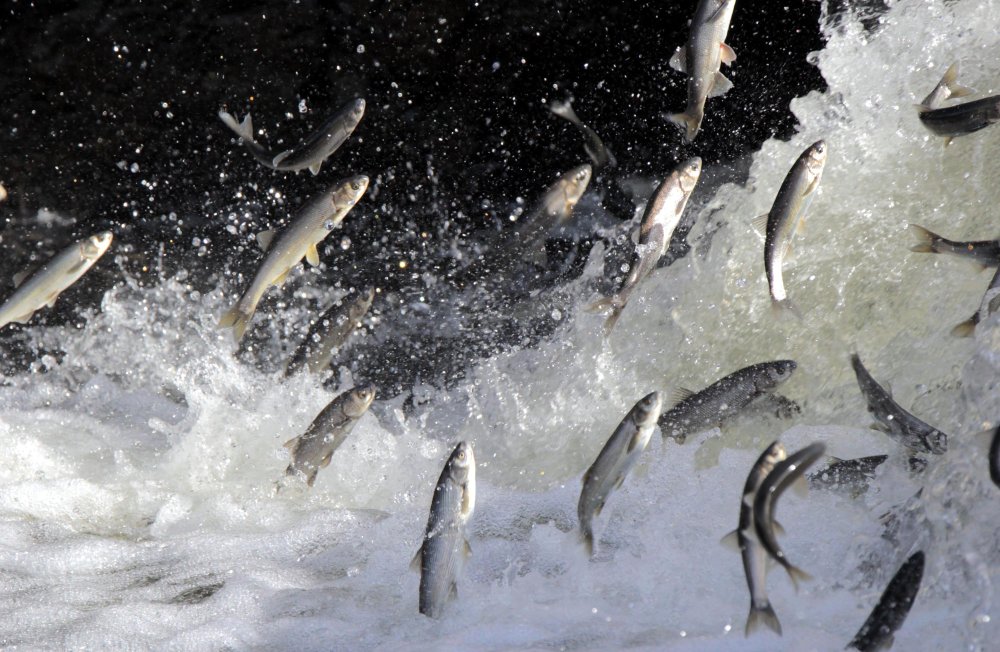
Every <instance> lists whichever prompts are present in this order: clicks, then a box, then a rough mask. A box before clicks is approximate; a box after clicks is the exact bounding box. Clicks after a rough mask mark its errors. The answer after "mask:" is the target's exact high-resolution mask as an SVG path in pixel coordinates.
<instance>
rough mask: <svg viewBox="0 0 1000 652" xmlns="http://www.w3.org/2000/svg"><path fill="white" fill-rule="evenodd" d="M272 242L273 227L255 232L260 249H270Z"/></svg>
mask: <svg viewBox="0 0 1000 652" xmlns="http://www.w3.org/2000/svg"><path fill="white" fill-rule="evenodd" d="M272 242H274V229H268V230H267V231H261V232H260V233H258V234H257V245H258V246H259V247H260V249H261V251H267V250H268V249H270V248H271V243H272Z"/></svg>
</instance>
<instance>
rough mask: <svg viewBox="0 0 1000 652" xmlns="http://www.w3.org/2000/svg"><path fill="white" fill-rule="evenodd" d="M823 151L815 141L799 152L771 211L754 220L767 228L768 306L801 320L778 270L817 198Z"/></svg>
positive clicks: (819, 141)
mask: <svg viewBox="0 0 1000 652" xmlns="http://www.w3.org/2000/svg"><path fill="white" fill-rule="evenodd" d="M826 150H827V148H826V143H825V142H823V141H822V140H818V141H816V142H815V143H813V144H812V145H810V146H809V147H808V148H807V149H806V151H804V152H802V154H801V155H800V156H799V158H798V160H796V161H795V164H794V165H793V166H792V169H791V170H789V171H788V174H787V175H786V176H785V180H784V181H783V182H782V184H781V188H780V189H779V190H778V196H777V197H775V199H774V205H773V206H771V211H770V212H769V213H768V214H767V215H763V216H761V217H759V218H757V223H758V225H759V224H760V223H761V222H764V224H765V225H766V231H765V235H764V271H765V273H766V274H767V286H768V289H769V290H770V292H771V303H772V305H773V306H774V307H775V309H780V308H789V309H790V310H791V311H792V312H793V313H795V314H796V315H799V316H800V317H801V315H800V314H799V313H798V310H797V309H796V308H795V306H794V304H792V303H791V301H790V300H789V298H788V293H787V292H786V291H785V281H784V278H783V277H782V275H781V267H782V265H783V264H784V261H785V257H786V256H787V255H788V252H789V250H790V249H791V247H792V235H793V234H794V233H795V232H796V231H799V230H801V229H802V226H803V224H804V223H805V221H804V220H805V216H806V211H807V210H808V209H809V204H810V203H812V200H813V197H815V196H816V189H817V188H819V181H820V178H821V177H822V176H823V167H824V166H825V165H826V154H827V151H826ZM765 220H766V222H765Z"/></svg>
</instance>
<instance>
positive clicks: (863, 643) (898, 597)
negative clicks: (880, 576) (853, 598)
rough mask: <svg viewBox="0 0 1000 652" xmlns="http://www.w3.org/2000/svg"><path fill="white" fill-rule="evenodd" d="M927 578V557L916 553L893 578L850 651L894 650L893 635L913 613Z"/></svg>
mask: <svg viewBox="0 0 1000 652" xmlns="http://www.w3.org/2000/svg"><path fill="white" fill-rule="evenodd" d="M923 577H924V553H923V552H915V553H913V554H912V555H910V558H909V559H907V560H906V563H904V564H903V565H902V566H900V568H899V570H898V571H896V574H895V575H893V576H892V580H890V581H889V586H887V587H886V588H885V591H884V592H883V593H882V597H881V598H879V600H878V604H876V605H875V608H874V609H873V610H872V613H871V615H870V616H868V619H867V620H866V621H865V624H864V625H862V626H861V629H859V630H858V633H857V634H855V635H854V638H853V639H851V642H850V643H848V644H847V649H850V648H854V649H856V650H860V651H861V652H876V650H888V649H889V648H890V647H892V635H893V634H894V633H895V632H896V630H897V629H899V628H900V627H902V625H903V621H905V620H906V616H907V614H909V613H910V607H912V606H913V601H914V600H916V598H917V592H918V591H919V590H920V581H921V580H922V579H923Z"/></svg>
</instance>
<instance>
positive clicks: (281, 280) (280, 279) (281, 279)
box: [271, 267, 292, 286]
mask: <svg viewBox="0 0 1000 652" xmlns="http://www.w3.org/2000/svg"><path fill="white" fill-rule="evenodd" d="M291 271H292V268H291V267H289V268H288V269H286V270H285V271H283V272H282V273H281V274H278V275H277V276H276V277H275V278H274V280H273V281H271V285H279V286H280V285H284V284H285V281H286V280H288V273H289V272H291Z"/></svg>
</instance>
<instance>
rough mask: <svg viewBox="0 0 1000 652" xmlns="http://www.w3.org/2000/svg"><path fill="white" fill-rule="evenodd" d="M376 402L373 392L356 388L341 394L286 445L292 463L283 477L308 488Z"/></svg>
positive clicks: (368, 387) (366, 387) (373, 390)
mask: <svg viewBox="0 0 1000 652" xmlns="http://www.w3.org/2000/svg"><path fill="white" fill-rule="evenodd" d="M373 400H375V388H374V387H372V386H370V385H365V386H363V387H358V388H355V389H352V390H350V391H347V392H344V393H343V394H340V395H339V396H337V397H336V398H335V399H333V400H332V401H330V403H329V404H328V405H327V406H326V407H325V408H323V410H322V411H321V412H320V413H319V414H318V415H316V418H315V419H313V421H312V423H310V424H309V427H308V428H307V429H306V431H305V432H304V433H302V434H301V435H299V436H298V437H295V438H293V439H289V440H288V441H287V442H285V448H287V449H289V450H290V451H291V452H292V462H291V464H289V465H288V468H287V469H285V475H300V476H303V477H305V480H306V484H308V485H309V486H310V487H311V486H313V483H314V482H316V474H317V473H319V470H320V469H324V468H326V467H327V466H329V465H330V460H331V459H332V458H333V454H334V452H336V450H337V449H338V448H340V445H341V444H343V443H344V440H345V439H347V436H348V435H349V434H351V431H352V430H353V429H354V424H356V423H357V422H358V420H359V419H361V417H363V416H364V415H365V412H367V411H368V408H369V407H370V406H371V404H372V401H373Z"/></svg>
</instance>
